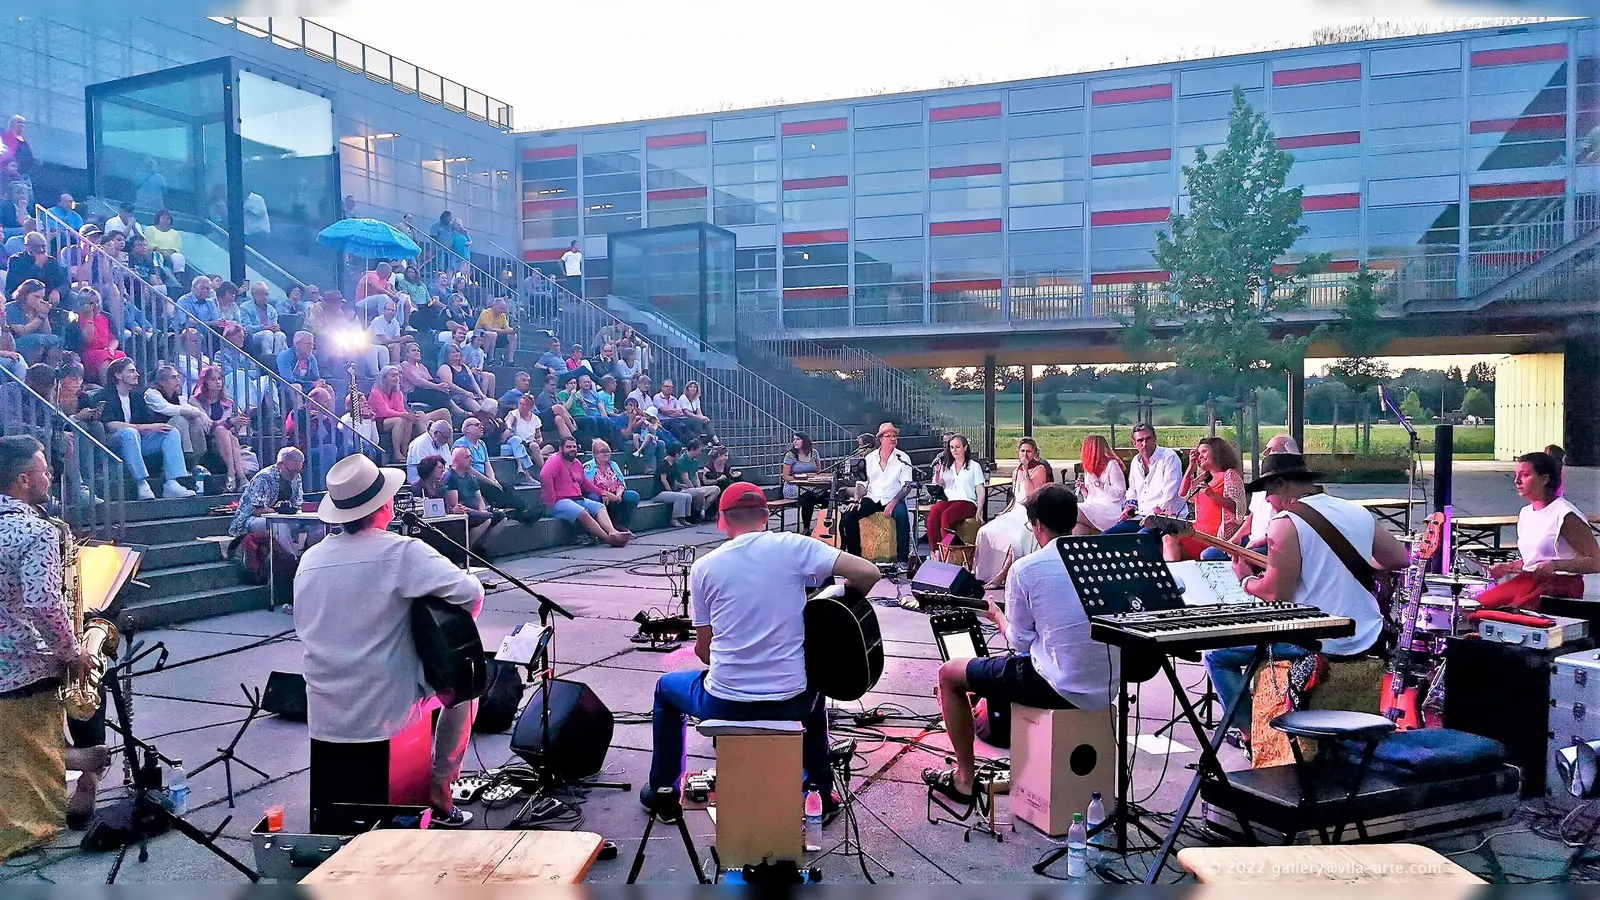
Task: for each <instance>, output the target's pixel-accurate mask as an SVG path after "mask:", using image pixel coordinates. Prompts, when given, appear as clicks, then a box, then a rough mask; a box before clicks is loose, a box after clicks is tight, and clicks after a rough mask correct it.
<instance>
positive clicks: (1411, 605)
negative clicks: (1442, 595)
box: [1378, 513, 1444, 731]
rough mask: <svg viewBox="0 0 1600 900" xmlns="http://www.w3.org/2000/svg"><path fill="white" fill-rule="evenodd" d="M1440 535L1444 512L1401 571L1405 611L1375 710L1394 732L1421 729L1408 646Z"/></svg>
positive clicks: (1425, 526)
mask: <svg viewBox="0 0 1600 900" xmlns="http://www.w3.org/2000/svg"><path fill="white" fill-rule="evenodd" d="M1443 534H1444V513H1434V514H1433V515H1431V516H1429V517H1428V520H1427V522H1425V523H1424V524H1423V534H1422V537H1421V538H1420V539H1419V540H1418V541H1417V542H1416V543H1415V544H1413V545H1412V547H1411V564H1410V565H1409V566H1407V567H1406V571H1405V578H1404V581H1403V584H1404V589H1405V608H1404V610H1403V612H1402V613H1401V615H1402V619H1401V627H1400V640H1399V641H1398V642H1396V644H1395V647H1394V650H1393V652H1391V653H1390V654H1389V671H1388V672H1387V673H1386V674H1385V675H1384V676H1383V685H1382V687H1381V688H1380V689H1379V691H1378V703H1379V704H1380V707H1381V708H1380V710H1379V711H1380V712H1381V713H1382V714H1383V716H1384V718H1386V719H1388V720H1389V721H1391V722H1393V723H1394V724H1395V730H1397V731H1407V730H1410V729H1412V728H1421V727H1423V722H1422V702H1421V698H1422V696H1424V695H1425V694H1426V692H1425V691H1422V690H1420V684H1419V683H1411V684H1409V685H1408V682H1409V681H1410V680H1411V643H1412V641H1413V639H1414V638H1415V637H1416V632H1417V610H1418V608H1419V607H1420V606H1421V605H1422V590H1423V587H1424V575H1423V573H1424V571H1425V570H1426V569H1427V567H1428V560H1430V559H1432V558H1433V555H1434V554H1435V553H1437V552H1438V551H1439V541H1440V538H1441V537H1442V536H1443ZM1418 682H1420V679H1418Z"/></svg>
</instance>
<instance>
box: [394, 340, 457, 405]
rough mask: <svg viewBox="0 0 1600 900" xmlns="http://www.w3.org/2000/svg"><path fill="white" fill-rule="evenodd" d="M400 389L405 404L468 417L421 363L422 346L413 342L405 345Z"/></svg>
mask: <svg viewBox="0 0 1600 900" xmlns="http://www.w3.org/2000/svg"><path fill="white" fill-rule="evenodd" d="M400 387H401V389H402V390H404V391H405V394H406V402H407V403H415V404H417V405H419V406H422V407H423V408H425V409H427V410H428V411H429V412H432V411H435V410H444V411H446V412H448V413H450V414H451V415H454V416H463V417H465V416H467V415H470V413H468V412H467V411H466V410H464V409H462V408H461V407H459V406H457V405H456V404H455V403H454V402H453V401H452V399H451V391H450V387H449V386H448V385H446V384H445V383H444V382H442V381H439V380H437V379H435V378H434V377H433V374H432V373H431V372H429V371H428V367H427V366H426V365H424V364H423V362H422V346H421V345H420V344H418V343H416V342H415V341H413V342H411V343H409V344H406V349H405V359H404V360H402V361H401V363H400Z"/></svg>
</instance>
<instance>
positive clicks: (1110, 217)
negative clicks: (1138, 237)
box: [1089, 206, 1172, 225]
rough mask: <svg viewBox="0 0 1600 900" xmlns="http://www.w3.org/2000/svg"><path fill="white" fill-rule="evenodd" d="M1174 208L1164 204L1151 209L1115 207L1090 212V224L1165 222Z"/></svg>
mask: <svg viewBox="0 0 1600 900" xmlns="http://www.w3.org/2000/svg"><path fill="white" fill-rule="evenodd" d="M1171 217H1172V210H1170V209H1168V208H1167V207H1165V206H1163V207H1160V208H1150V209H1113V210H1104V211H1101V212H1097V213H1090V214H1089V224H1090V225H1138V224H1140V223H1148V222H1165V221H1166V220H1167V219H1169V218H1171Z"/></svg>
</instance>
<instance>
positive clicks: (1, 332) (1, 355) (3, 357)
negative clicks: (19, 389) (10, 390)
mask: <svg viewBox="0 0 1600 900" xmlns="http://www.w3.org/2000/svg"><path fill="white" fill-rule="evenodd" d="M7 312H9V309H8V310H7ZM0 368H3V369H5V370H6V371H7V372H10V373H11V374H12V376H13V377H15V378H16V379H17V380H18V381H20V380H22V376H23V374H24V373H25V372H27V371H28V360H27V359H26V358H25V357H23V355H22V353H21V352H19V351H18V350H17V339H16V337H15V336H13V335H12V333H11V326H10V324H9V323H7V321H6V319H5V317H4V316H0Z"/></svg>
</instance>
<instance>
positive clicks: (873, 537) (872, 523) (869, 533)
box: [861, 513, 900, 563]
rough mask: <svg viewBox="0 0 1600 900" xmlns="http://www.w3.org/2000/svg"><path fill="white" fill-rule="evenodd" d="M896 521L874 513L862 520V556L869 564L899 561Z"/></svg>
mask: <svg viewBox="0 0 1600 900" xmlns="http://www.w3.org/2000/svg"><path fill="white" fill-rule="evenodd" d="M899 546H900V542H899V541H897V540H895V534H894V519H891V518H887V517H885V516H883V515H881V514H880V513H873V514H872V515H870V516H866V517H865V518H863V519H862V520H861V556H862V557H863V558H864V559H866V560H867V561H868V562H875V563H892V562H894V561H895V560H896V559H899V558H900V557H899V554H898V552H897V551H898V550H899Z"/></svg>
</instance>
